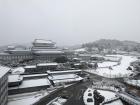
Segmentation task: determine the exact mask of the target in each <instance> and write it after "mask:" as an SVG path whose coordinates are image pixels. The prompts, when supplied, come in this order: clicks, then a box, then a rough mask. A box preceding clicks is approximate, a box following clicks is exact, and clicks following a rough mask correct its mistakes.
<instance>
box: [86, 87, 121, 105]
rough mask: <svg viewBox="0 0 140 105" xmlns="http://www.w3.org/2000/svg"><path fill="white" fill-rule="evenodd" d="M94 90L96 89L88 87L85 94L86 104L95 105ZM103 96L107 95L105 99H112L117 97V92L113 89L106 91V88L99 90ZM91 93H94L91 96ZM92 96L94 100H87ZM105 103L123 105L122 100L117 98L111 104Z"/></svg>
mask: <svg viewBox="0 0 140 105" xmlns="http://www.w3.org/2000/svg"><path fill="white" fill-rule="evenodd" d="M93 91H94V89H91V88H88V89H87V90H86V91H85V93H84V96H83V100H84V103H85V105H94V98H93ZM97 91H98V92H99V93H100V94H101V95H102V96H104V97H105V101H107V100H110V99H112V98H116V96H115V95H116V94H115V93H114V92H111V91H106V90H97ZM89 93H91V94H92V95H91V96H89ZM88 98H90V99H92V100H93V102H87V99H88ZM105 105H123V104H122V102H121V101H120V100H116V101H114V102H111V103H109V104H105Z"/></svg>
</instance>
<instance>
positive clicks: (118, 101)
mask: <svg viewBox="0 0 140 105" xmlns="http://www.w3.org/2000/svg"><path fill="white" fill-rule="evenodd" d="M105 105H123V103H122V102H121V100H116V101H114V102H112V103H108V104H105Z"/></svg>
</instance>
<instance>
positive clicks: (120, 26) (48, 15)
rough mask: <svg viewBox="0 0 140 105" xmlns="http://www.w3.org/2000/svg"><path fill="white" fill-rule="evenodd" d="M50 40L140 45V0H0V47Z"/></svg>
mask: <svg viewBox="0 0 140 105" xmlns="http://www.w3.org/2000/svg"><path fill="white" fill-rule="evenodd" d="M35 38H39V39H51V40H53V41H55V42H57V44H58V45H74V44H80V43H84V42H91V41H95V40H98V39H103V38H107V39H119V40H134V41H139V42H140V0H0V45H4V44H10V43H29V42H32V41H33V39H35Z"/></svg>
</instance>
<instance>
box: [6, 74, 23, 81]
mask: <svg viewBox="0 0 140 105" xmlns="http://www.w3.org/2000/svg"><path fill="white" fill-rule="evenodd" d="M22 80H23V77H22V76H20V75H9V76H8V82H18V81H22Z"/></svg>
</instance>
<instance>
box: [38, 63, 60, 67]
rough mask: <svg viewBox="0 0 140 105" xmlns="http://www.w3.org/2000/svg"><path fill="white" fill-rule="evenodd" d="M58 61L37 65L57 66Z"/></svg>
mask: <svg viewBox="0 0 140 105" xmlns="http://www.w3.org/2000/svg"><path fill="white" fill-rule="evenodd" d="M57 65H58V63H39V64H37V66H57Z"/></svg>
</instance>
